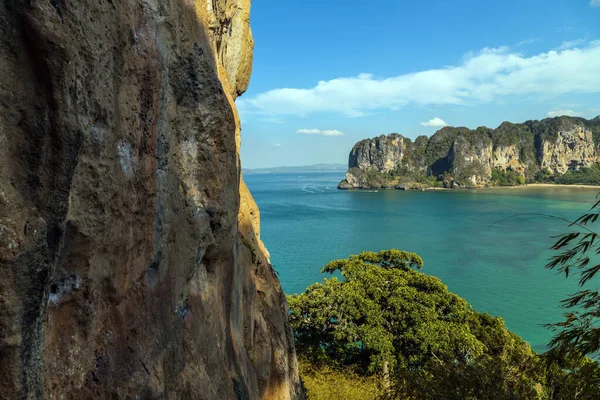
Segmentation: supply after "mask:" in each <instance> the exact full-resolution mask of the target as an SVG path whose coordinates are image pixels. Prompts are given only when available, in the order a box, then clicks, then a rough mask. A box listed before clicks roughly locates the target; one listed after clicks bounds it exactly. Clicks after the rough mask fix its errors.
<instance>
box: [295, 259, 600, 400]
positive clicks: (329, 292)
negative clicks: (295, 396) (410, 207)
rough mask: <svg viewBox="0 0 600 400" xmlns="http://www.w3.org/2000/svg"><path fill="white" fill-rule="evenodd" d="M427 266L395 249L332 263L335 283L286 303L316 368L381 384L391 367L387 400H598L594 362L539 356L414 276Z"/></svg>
mask: <svg viewBox="0 0 600 400" xmlns="http://www.w3.org/2000/svg"><path fill="white" fill-rule="evenodd" d="M422 267H423V260H422V259H421V258H420V257H419V256H418V255H417V254H415V253H409V252H405V251H399V250H384V251H381V252H363V253H360V254H358V255H352V256H350V257H349V258H346V259H342V260H335V261H332V262H330V263H328V264H327V265H326V266H325V267H324V268H323V270H322V272H324V273H329V274H334V275H336V276H333V277H331V278H329V279H325V280H324V281H323V282H322V283H315V284H313V285H311V286H310V287H309V288H308V289H307V290H306V292H304V293H302V294H300V295H292V296H288V303H289V305H290V314H289V320H290V323H291V325H292V328H293V330H294V334H295V339H296V345H297V350H298V353H299V354H300V356H301V357H302V358H303V359H304V360H306V362H309V363H312V364H313V365H316V366H319V367H318V368H319V369H323V368H324V366H325V367H326V368H329V369H330V370H331V371H348V369H350V370H352V371H354V372H356V373H357V374H358V375H360V376H380V377H381V375H382V373H383V372H384V370H385V369H386V368H387V367H389V370H390V373H391V377H392V384H391V387H390V390H389V392H388V398H402V399H438V398H439V399H591V398H597V397H595V396H599V395H600V390H599V389H598V385H597V382H595V381H594V379H595V378H594V377H595V376H598V375H599V371H600V370H599V369H598V365H597V364H596V363H595V362H592V361H591V360H590V359H587V358H584V357H579V358H571V359H567V358H564V357H562V358H561V357H559V356H557V355H556V354H553V355H552V357H550V356H548V355H544V356H539V355H538V354H536V353H535V352H534V351H532V350H531V348H530V346H529V345H528V344H527V343H526V342H524V341H523V340H522V339H521V338H519V337H518V336H517V335H515V334H514V333H512V332H510V331H509V330H508V329H507V328H506V326H505V324H504V321H503V320H502V319H501V318H496V317H492V316H490V315H488V314H485V313H478V312H476V311H474V310H473V309H472V307H471V306H470V305H469V304H468V303H467V302H466V301H465V300H464V299H462V298H460V297H459V296H457V295H455V294H453V293H451V292H449V291H448V289H447V287H446V286H445V285H444V284H443V283H442V282H441V281H440V280H439V279H437V278H435V277H431V276H427V275H425V274H422V273H420V272H418V271H417V270H418V269H420V268H422ZM338 274H339V275H341V279H340V278H339V277H338ZM342 373H343V372H342ZM313 378H314V376H313ZM317 386H318V385H317ZM317 386H315V387H317ZM318 387H320V388H321V389H320V390H323V391H325V390H326V391H327V393H330V392H331V388H329V387H328V388H327V389H325V387H326V386H323V385H320V386H318ZM315 390H316V389H315ZM320 398H327V397H320Z"/></svg>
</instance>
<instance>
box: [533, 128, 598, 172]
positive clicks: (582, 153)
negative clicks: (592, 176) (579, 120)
mask: <svg viewBox="0 0 600 400" xmlns="http://www.w3.org/2000/svg"><path fill="white" fill-rule="evenodd" d="M598 155H600V153H598V152H596V145H595V144H594V138H593V135H592V131H591V130H590V129H587V128H586V127H585V126H580V125H563V126H561V127H560V128H559V130H558V132H557V135H556V137H555V138H553V140H552V139H546V140H544V141H543V142H542V147H541V167H542V168H548V169H550V170H551V171H553V172H557V173H560V174H564V173H565V172H567V171H568V170H569V169H575V168H578V167H585V166H588V165H590V164H592V163H594V162H596V161H597V159H598Z"/></svg>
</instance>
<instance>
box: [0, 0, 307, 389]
mask: <svg viewBox="0 0 600 400" xmlns="http://www.w3.org/2000/svg"><path fill="white" fill-rule="evenodd" d="M249 7H250V2H249V0H233V1H232V0H229V1H226V0H196V1H189V0H164V1H158V0H144V1H140V0H93V1H92V0H81V1H78V2H69V1H60V0H59V1H45V0H44V1H42V0H27V1H26V0H6V1H3V2H2V3H1V4H0V76H2V79H1V80H0V399H11V400H12V399H41V398H46V399H104V398H106V399H108V398H110V399H117V398H118V399H127V398H131V399H259V398H260V399H297V398H302V397H303V392H302V389H301V385H300V382H299V378H298V372H297V363H296V358H295V352H294V344H293V337H292V333H291V330H290V328H289V325H288V324H287V304H286V301H285V297H284V294H283V292H282V290H281V287H280V286H279V282H278V280H277V277H276V276H275V274H274V272H273V270H272V268H271V266H270V264H269V259H268V253H267V252H266V250H265V249H264V246H263V244H262V242H261V241H260V237H259V215H258V210H257V208H256V205H255V204H254V201H253V199H252V196H251V195H250V193H249V192H248V190H247V188H246V187H245V185H244V184H243V182H242V181H241V178H240V165H239V140H240V139H239V132H240V128H239V118H238V116H237V112H236V109H235V106H234V100H235V97H236V96H237V95H239V94H241V93H243V91H244V90H245V89H246V87H247V85H248V82H249V78H250V71H251V65H252V36H251V32H250V27H249Z"/></svg>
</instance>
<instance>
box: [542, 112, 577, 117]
mask: <svg viewBox="0 0 600 400" xmlns="http://www.w3.org/2000/svg"><path fill="white" fill-rule="evenodd" d="M547 115H548V116H549V117H560V116H561V115H568V116H569V117H581V116H583V113H580V112H577V111H573V110H554V111H548V114H547Z"/></svg>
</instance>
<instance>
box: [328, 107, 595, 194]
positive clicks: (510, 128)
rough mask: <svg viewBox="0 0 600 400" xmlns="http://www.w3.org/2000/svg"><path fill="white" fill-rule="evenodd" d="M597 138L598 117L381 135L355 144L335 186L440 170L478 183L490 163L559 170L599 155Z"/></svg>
mask: <svg viewBox="0 0 600 400" xmlns="http://www.w3.org/2000/svg"><path fill="white" fill-rule="evenodd" d="M598 138H600V117H596V118H594V119H591V120H586V119H584V118H573V117H556V118H548V119H545V120H542V121H526V122H524V123H521V124H513V123H510V122H504V123H502V124H501V125H500V126H499V127H498V128H496V129H489V128H485V127H479V128H477V129H468V128H464V127H459V128H454V127H444V128H442V129H440V130H439V131H437V132H436V133H435V134H433V135H432V136H431V137H430V138H427V137H425V136H419V137H417V138H416V139H415V141H414V142H413V141H412V140H410V139H407V138H405V137H403V136H402V135H399V134H397V133H392V134H389V135H381V136H378V137H375V138H373V139H364V140H361V141H360V142H358V143H356V144H355V145H354V147H353V148H352V150H351V151H350V155H349V161H348V172H347V173H346V179H345V180H344V181H342V182H341V183H340V185H339V188H341V189H353V188H379V187H399V186H407V185H408V186H410V181H411V179H417V178H418V179H417V180H419V179H420V180H421V181H423V180H424V179H423V178H427V177H435V178H437V177H439V176H441V175H443V176H447V177H449V179H451V181H452V182H453V183H452V187H455V186H458V187H465V186H466V187H481V186H485V185H488V184H489V182H490V180H491V178H492V171H493V170H494V169H499V170H502V171H508V170H510V171H514V172H516V173H517V174H520V175H523V176H524V177H525V178H529V179H533V178H534V177H535V176H536V174H537V173H538V172H540V171H541V170H548V171H549V172H551V173H555V174H564V173H565V172H567V171H569V170H576V169H578V168H581V167H589V166H590V165H592V164H594V163H597V162H599V161H600V147H599V146H600V141H599V140H598ZM419 183H420V184H422V185H425V186H426V185H427V183H423V182H419Z"/></svg>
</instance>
